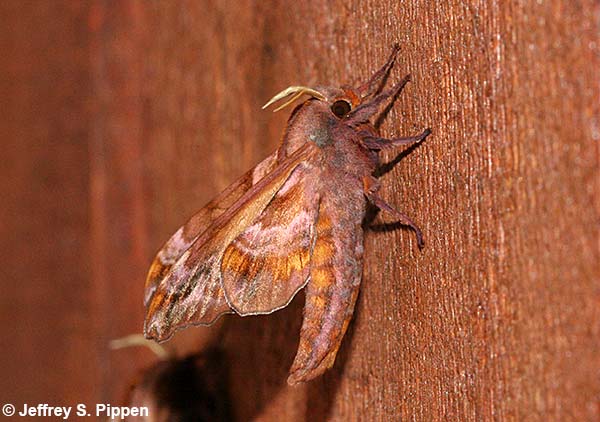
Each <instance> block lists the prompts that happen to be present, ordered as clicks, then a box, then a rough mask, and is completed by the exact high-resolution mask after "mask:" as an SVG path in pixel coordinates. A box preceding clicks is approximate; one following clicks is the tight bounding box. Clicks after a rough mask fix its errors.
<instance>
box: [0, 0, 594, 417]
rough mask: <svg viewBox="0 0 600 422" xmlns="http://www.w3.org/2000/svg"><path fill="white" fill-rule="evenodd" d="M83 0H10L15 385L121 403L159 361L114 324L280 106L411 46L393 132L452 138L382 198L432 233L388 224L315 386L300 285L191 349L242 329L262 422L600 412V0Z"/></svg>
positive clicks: (238, 337) (211, 331)
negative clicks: (289, 95)
mask: <svg viewBox="0 0 600 422" xmlns="http://www.w3.org/2000/svg"><path fill="white" fill-rule="evenodd" d="M81 4H83V3H81ZM81 4H80V3H77V2H68V1H63V2H52V4H50V3H45V2H38V3H37V4H34V3H21V2H18V1H8V2H4V3H3V5H2V6H1V8H0V10H1V11H2V12H1V16H0V20H1V22H2V25H1V26H0V27H1V29H0V33H1V34H2V36H1V37H0V39H1V40H2V41H1V42H2V46H3V48H2V50H3V51H5V52H8V54H6V53H5V54H3V55H2V56H1V57H0V69H1V72H2V75H3V77H2V78H1V79H0V101H1V104H2V107H1V109H2V110H3V119H2V120H1V121H0V131H1V133H2V135H3V138H4V139H5V141H4V142H5V144H4V145H5V148H4V151H3V152H4V159H3V160H2V164H1V167H0V169H1V171H2V175H3V176H4V177H2V178H1V182H0V183H1V191H2V192H3V193H4V198H5V199H4V201H3V202H4V203H3V206H2V207H0V212H1V214H0V239H1V240H0V250H1V251H2V256H3V257H4V259H5V264H4V265H3V270H2V275H3V276H4V281H3V282H2V284H1V286H2V287H1V293H0V303H1V305H2V307H1V311H0V321H1V322H2V324H3V326H4V327H7V329H6V330H5V335H4V336H3V338H4V340H3V342H2V351H1V353H2V365H3V366H2V371H3V374H4V375H3V377H2V378H1V381H0V391H1V392H2V395H1V397H2V400H5V401H6V402H13V403H14V404H16V405H18V404H19V403H23V402H28V403H45V402H49V403H55V404H68V405H74V404H77V403H79V402H84V403H97V402H104V401H111V402H114V403H118V401H119V400H120V398H121V397H122V395H123V393H124V389H125V386H126V385H127V383H128V382H130V381H131V378H132V376H133V374H134V373H135V372H136V371H139V370H140V369H141V368H143V367H144V366H146V365H147V364H149V363H150V362H151V361H152V359H153V357H152V355H151V353H150V352H148V351H147V350H144V349H136V348H134V349H128V350H122V351H110V350H109V349H108V347H107V345H108V342H109V340H111V339H113V338H115V337H119V336H122V335H127V334H130V333H132V332H139V331H140V330H141V321H142V315H143V309H142V305H141V302H142V289H143V280H144V277H145V271H146V269H147V265H148V264H149V263H150V260H151V258H152V256H153V254H154V253H155V252H156V250H157V249H158V248H159V247H160V245H161V244H162V242H163V241H164V240H166V239H167V237H168V236H169V235H170V234H171V233H172V232H173V231H175V230H176V228H177V227H178V226H179V225H180V224H182V223H183V222H184V221H185V219H186V218H187V217H188V216H189V215H190V214H191V213H193V212H194V210H196V209H197V208H199V207H200V206H202V205H203V204H204V203H205V202H207V201H208V200H209V199H211V197H212V196H214V195H215V194H216V193H218V192H219V191H220V190H221V189H223V188H224V187H226V186H227V185H228V184H229V183H230V182H231V181H233V180H234V179H235V177H237V176H238V175H240V174H242V173H243V172H244V171H245V170H247V169H249V168H250V167H251V166H253V165H254V164H256V163H257V162H258V161H260V160H261V159H262V158H263V157H265V156H266V155H267V154H268V153H270V152H271V151H273V150H274V149H275V148H276V146H277V144H278V141H279V136H280V133H281V131H282V129H283V127H284V123H285V120H286V115H285V113H278V114H272V113H270V112H268V111H267V112H265V111H261V110H260V106H261V105H262V104H263V103H264V102H265V101H266V100H267V99H268V98H270V97H271V96H272V95H273V94H274V93H276V92H278V91H279V90H280V89H282V88H285V87H286V86H289V85H295V84H305V85H309V86H310V85H317V84H325V85H338V84H345V83H356V82H359V81H361V80H363V79H364V78H366V77H367V76H368V75H370V73H371V71H372V70H373V69H375V68H376V67H377V66H378V65H380V64H381V63H382V62H383V60H384V58H385V57H386V56H387V54H388V52H389V49H390V46H391V45H392V43H393V42H399V43H400V44H401V47H402V52H401V57H400V59H399V60H398V62H397V65H396V68H395V69H394V72H393V74H392V80H398V79H399V78H400V77H402V76H403V75H404V74H405V73H407V72H410V73H412V76H413V78H412V80H413V82H412V83H411V84H409V85H408V86H407V88H406V89H405V90H404V92H403V94H402V95H401V97H400V98H399V99H398V101H397V102H396V103H395V105H394V108H393V109H392V111H391V112H390V113H389V115H388V116H387V119H386V120H385V122H384V124H383V126H382V132H383V134H384V135H387V136H394V135H404V134H416V133H418V132H419V131H420V130H421V129H422V128H424V127H431V128H432V131H433V135H432V136H431V137H430V138H429V139H428V140H427V141H426V143H425V144H423V145H422V146H420V147H418V148H416V149H415V150H414V151H413V152H412V153H411V154H410V155H408V156H406V157H404V158H402V160H401V161H400V162H399V163H398V165H397V166H396V167H395V168H394V169H393V170H392V171H391V172H389V173H388V174H386V175H385V176H383V178H382V184H383V186H384V187H383V190H382V196H383V197H384V198H386V199H387V200H388V201H389V202H390V203H392V204H395V205H396V206H397V207H398V208H399V209H401V210H403V211H404V212H406V213H407V214H408V215H410V216H411V217H413V219H414V220H415V221H417V222H418V223H419V224H420V226H421V227H422V229H423V231H424V234H425V237H426V243H427V245H426V248H425V249H424V250H422V251H419V250H418V249H417V247H416V243H415V239H414V236H413V234H412V233H411V232H410V231H408V230H403V229H399V230H395V231H369V232H368V234H367V236H366V243H365V249H366V253H365V269H364V278H363V285H362V289H361V294H360V296H359V302H358V304H357V309H356V314H355V319H354V321H353V323H352V324H351V327H350V329H349V332H348V334H347V335H346V338H345V339H344V342H343V345H342V348H341V351H340V354H339V355H338V359H337V362H336V365H335V367H334V368H333V369H332V370H331V371H330V372H329V373H327V374H326V375H325V376H323V377H322V378H320V379H317V380H315V381H314V382H311V383H309V384H307V385H303V386H300V387H296V388H292V387H288V386H287V385H286V384H285V379H286V376H287V370H288V368H289V366H290V364H291V362H292V360H293V357H294V354H295V350H296V347H297V341H298V331H299V327H300V322H301V312H302V305H303V297H302V295H299V296H298V297H297V298H296V299H295V300H294V301H293V303H292V304H291V305H290V306H289V307H288V308H286V309H285V310H282V311H279V312H278V313H276V314H273V315H271V316H263V317H249V318H243V319H242V318H236V317H227V318H225V319H223V320H222V321H221V322H220V323H218V324H216V325H215V326H214V327H211V328H207V329H202V328H199V329H189V330H186V331H185V332H182V333H181V334H178V335H177V336H176V338H175V339H174V340H173V341H172V342H171V346H170V347H171V348H172V349H173V350H176V351H178V352H179V353H186V352H191V351H194V350H199V349H203V348H205V347H208V345H211V346H212V345H216V346H219V347H221V348H222V349H223V350H224V353H225V356H226V362H227V363H228V372H229V388H230V392H231V397H232V403H231V406H232V409H233V411H234V414H235V415H236V418H237V420H240V421H246V420H251V419H257V420H261V421H279V420H286V421H300V420H332V421H338V420H339V421H342V420H344V421H346V420H415V421H430V420H461V421H462V420H465V421H481V420H497V421H504V420H508V421H512V420H515V421H517V420H518V421H520V420H539V421H546V420H555V421H568V420H573V421H595V420H600V353H598V350H600V285H599V280H600V271H599V262H600V256H599V246H600V244H599V241H598V239H599V234H600V233H599V230H598V229H599V221H600V219H599V214H600V202H599V200H598V195H599V194H600V189H598V187H599V186H598V183H599V182H598V176H599V174H598V173H599V172H598V151H599V150H598V141H599V140H600V122H599V115H600V110H599V106H598V104H599V103H598V98H599V97H600V89H599V81H600V78H599V72H598V69H599V68H600V67H599V66H600V60H599V58H598V57H599V48H600V47H599V45H600V44H599V42H600V40H599V37H598V29H599V28H598V24H597V22H598V17H599V14H600V10H599V6H598V3H597V2H595V1H592V0H588V1H566V0H565V1H559V0H554V1H544V2H541V1H538V2H533V1H531V2H525V1H512V2H500V1H478V2H458V1H449V2H439V3H438V2H424V1H423V2H418V1H415V2H410V3H407V4H406V3H405V4H400V3H399V2H391V1H390V2H374V1H373V2H359V1H355V2H351V3H349V2H342V1H328V2H316V1H315V2H299V1H279V2H254V1H249V0H246V1H236V2H226V1H182V2H162V1H153V2H141V1H140V2H138V1H132V0H127V1H119V2H117V1H103V0H95V1H93V2H90V3H89V4H88V5H87V6H83V5H81ZM394 156H395V154H388V155H387V156H386V159H387V160H391V159H393V158H394ZM381 221H382V220H381V217H378V219H377V220H376V223H377V222H381Z"/></svg>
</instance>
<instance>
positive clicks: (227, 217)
mask: <svg viewBox="0 0 600 422" xmlns="http://www.w3.org/2000/svg"><path fill="white" fill-rule="evenodd" d="M314 152H315V147H314V145H313V144H312V143H306V144H305V145H304V146H303V147H302V148H299V149H298V150H297V151H296V152H295V153H294V154H292V155H290V156H289V157H287V158H285V159H284V160H282V161H280V162H279V164H278V165H277V166H276V167H275V168H274V169H272V171H270V172H269V173H268V174H267V175H266V176H265V177H264V178H262V179H261V180H260V181H259V182H258V183H256V184H255V185H253V186H252V187H251V188H250V189H248V191H247V192H245V193H244V194H243V195H242V196H241V197H240V198H239V199H238V200H237V201H235V202H234V204H233V205H232V206H231V207H229V208H228V209H227V210H226V211H225V212H223V213H222V214H221V215H219V216H218V217H217V218H216V219H215V220H214V221H213V222H212V224H210V226H209V227H208V228H206V230H204V232H202V234H201V235H199V236H198V237H197V238H196V240H195V241H194V242H193V244H192V245H191V246H190V247H189V248H187V250H185V252H183V253H182V254H181V255H180V256H179V258H177V260H176V262H175V263H173V264H172V265H171V268H170V269H169V270H168V272H167V273H166V274H165V276H164V277H163V278H162V279H160V281H159V282H158V284H156V287H155V289H154V293H153V294H152V295H151V296H150V298H149V301H148V303H147V305H146V320H145V323H144V333H145V335H146V337H148V338H153V339H156V340H159V341H163V340H166V339H168V338H169V337H170V336H171V335H172V334H173V332H174V331H175V330H176V329H179V328H184V327H186V326H188V325H201V324H204V325H207V324H210V323H212V322H213V321H214V320H215V319H216V318H218V317H219V316H220V315H222V314H224V313H227V312H231V309H230V307H229V305H228V304H227V302H226V300H225V297H224V294H223V290H222V287H221V280H220V278H221V277H220V262H221V258H222V256H223V252H224V251H225V249H226V248H227V246H228V245H229V244H230V243H231V242H232V241H233V240H234V239H235V238H236V237H237V236H238V235H239V234H240V233H241V232H243V231H244V230H245V229H246V228H247V227H248V226H249V225H250V224H252V222H253V221H255V220H256V219H257V218H258V216H259V215H260V214H261V213H262V211H263V210H264V209H265V207H266V206H267V205H268V204H269V202H270V201H271V200H272V199H273V197H274V196H275V195H276V193H277V192H278V191H279V190H280V189H281V187H282V186H283V185H284V183H285V182H286V180H288V178H289V177H290V175H291V174H292V172H293V171H294V169H295V168H296V167H297V166H298V165H300V163H302V162H304V161H307V160H310V159H311V157H312V156H313V153H314Z"/></svg>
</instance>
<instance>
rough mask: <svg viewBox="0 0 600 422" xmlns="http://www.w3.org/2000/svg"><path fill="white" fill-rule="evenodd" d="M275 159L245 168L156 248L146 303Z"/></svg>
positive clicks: (147, 287)
mask: <svg viewBox="0 0 600 422" xmlns="http://www.w3.org/2000/svg"><path fill="white" fill-rule="evenodd" d="M276 162H277V152H275V153H273V154H271V155H270V156H269V157H267V158H266V159H264V160H263V161H262V162H261V163H260V164H258V165H257V166H256V167H254V168H253V169H252V170H250V171H248V172H247V173H246V174H244V175H243V176H242V177H240V178H239V179H238V180H236V181H235V182H234V183H232V184H231V185H230V186H229V187H227V189H225V190H224V191H223V192H221V193H220V194H219V195H218V196H217V197H216V198H214V199H213V200H212V201H210V202H209V203H208V204H206V205H205V206H204V208H202V209H201V210H200V211H198V212H197V213H196V214H195V215H194V216H193V217H192V218H190V219H189V220H188V222H187V223H185V224H184V225H183V226H181V227H180V228H179V229H178V230H177V231H176V232H175V233H174V234H173V236H171V238H170V239H169V240H167V242H166V243H165V244H164V245H163V247H162V248H161V249H160V250H159V251H158V253H157V254H156V257H155V258H154V261H152V264H151V265H150V270H149V271H148V276H147V277H146V285H145V290H144V305H146V306H148V304H149V303H150V300H151V298H152V295H153V294H154V292H155V290H156V287H157V286H158V284H159V283H160V281H161V280H162V279H163V278H164V277H165V275H167V273H168V272H169V270H170V269H171V267H172V266H173V264H174V263H175V262H177V260H178V259H179V258H180V257H181V255H183V253H184V252H185V251H186V250H187V249H188V248H189V247H190V246H191V245H192V243H194V242H195V241H196V239H198V236H200V235H201V234H202V233H203V232H204V231H205V230H206V229H207V228H208V227H209V226H210V225H211V223H213V222H214V221H215V219H216V218H217V217H218V216H220V215H221V214H223V213H224V212H225V211H226V210H227V209H228V208H229V207H231V206H232V205H233V204H234V203H235V202H236V201H237V200H239V199H240V197H241V196H242V195H243V194H244V193H246V192H247V191H248V190H249V189H250V188H251V187H252V186H253V185H255V184H256V183H257V182H258V181H259V180H261V179H262V178H263V177H264V176H265V175H266V174H268V173H269V172H270V171H272V170H273V168H274V167H275V165H276Z"/></svg>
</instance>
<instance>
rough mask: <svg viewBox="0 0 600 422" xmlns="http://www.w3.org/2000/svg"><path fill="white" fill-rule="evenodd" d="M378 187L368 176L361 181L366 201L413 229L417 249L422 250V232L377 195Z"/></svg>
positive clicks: (408, 218) (407, 217)
mask: <svg viewBox="0 0 600 422" xmlns="http://www.w3.org/2000/svg"><path fill="white" fill-rule="evenodd" d="M379 186H380V184H379V181H378V180H377V179H375V178H374V177H370V176H368V177H365V178H364V179H363V191H364V193H365V196H366V197H367V199H368V200H369V201H371V203H372V204H373V205H375V206H376V207H377V208H379V209H380V210H382V211H386V212H388V213H390V214H392V215H393V216H394V217H395V218H397V219H398V221H399V222H400V224H403V225H405V226H409V227H410V228H411V229H413V230H414V231H415V235H416V236H417V244H418V245H419V248H423V246H425V242H424V241H423V232H421V229H420V228H419V226H417V225H416V224H415V222H414V221H412V220H411V219H410V217H409V216H407V215H406V214H404V213H402V212H400V211H398V210H396V209H395V208H394V207H392V206H391V205H389V204H388V203H387V202H385V200H384V199H383V198H381V197H380V196H379V195H378V194H377V191H378V190H379Z"/></svg>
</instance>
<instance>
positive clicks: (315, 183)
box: [144, 45, 430, 384]
mask: <svg viewBox="0 0 600 422" xmlns="http://www.w3.org/2000/svg"><path fill="white" fill-rule="evenodd" d="M398 51H399V47H398V46H397V45H396V46H394V48H393V51H392V54H391V56H390V57H389V59H388V61H387V62H386V63H385V65H384V66H383V67H382V68H380V69H379V70H378V71H377V72H375V74H374V75H373V76H372V77H371V78H370V79H369V80H368V81H367V82H365V83H364V84H362V85H360V86H359V87H357V88H350V87H342V88H336V87H316V88H314V89H313V88H307V87H302V86H292V87H290V88H287V89H285V90H283V91H282V92H280V93H279V94H277V95H276V96H275V97H273V98H272V99H271V100H270V101H269V102H268V103H267V104H266V105H265V107H268V106H270V105H271V104H273V103H275V102H278V101H280V100H283V99H287V101H286V102H285V103H284V104H282V105H281V106H279V107H278V108H277V109H276V110H280V109H282V108H284V107H286V106H288V105H290V104H292V103H293V102H295V101H296V100H298V99H299V98H300V97H302V96H303V95H308V96H309V97H310V98H309V99H307V100H306V101H304V102H303V103H302V104H300V105H299V106H297V107H296V108H295V109H294V111H293V112H292V114H291V116H290V118H289V120H288V124H287V127H286V128H285V131H284V133H283V138H282V141H281V145H280V147H279V149H278V150H277V151H275V152H274V153H273V154H272V155H271V156H269V157H267V158H266V159H265V160H264V161H262V162H261V163H260V164H258V165H257V166H256V167H255V168H254V169H252V170H250V171H249V172H248V173H246V174H245V175H243V176H242V177H241V178H240V179H239V180H237V181H236V182H234V183H233V184H232V185H231V186H229V187H228V188H227V189H226V190H225V191H223V192H222V193H221V194H220V195H219V196H217V197H216V198H215V199H214V200H213V201H211V202H210V203H208V204H207V205H206V206H205V207H204V208H202V209H201V210H200V211H199V212H198V213H197V214H196V215H194V216H193V217H192V218H191V219H190V220H189V221H188V222H187V223H186V224H185V225H184V226H183V227H181V228H180V229H179V230H177V231H176V232H175V234H174V235H173V236H172V237H171V238H170V239H169V240H168V241H167V243H166V244H165V245H164V246H163V248H162V249H161V250H160V251H159V252H158V254H157V256H156V258H155V259H154V262H153V263H152V266H151V268H150V271H149V274H148V278H147V280H146V288H145V305H146V310H147V315H146V320H145V326H144V333H145V335H146V337H148V338H153V339H155V340H158V341H163V340H166V339H168V338H169V337H170V336H171V335H172V334H173V332H174V331H175V330H177V329H180V328H184V327H187V326H190V325H208V324H211V323H212V322H214V321H215V320H216V319H217V318H219V317H220V316H221V315H223V314H227V313H236V314H238V315H241V316H247V315H258V314H269V313H271V312H274V311H276V310H278V309H281V308H283V307H285V306H287V305H288V304H289V303H290V301H291V300H292V298H293V297H294V296H295V295H296V293H298V291H299V290H301V289H303V288H304V289H305V292H306V298H305V305H304V320H303V323H302V328H301V332H300V344H299V347H298V353H297V355H296V358H295V360H294V363H293V364H292V367H291V369H290V376H289V378H288V383H290V384H295V383H298V382H303V381H308V380H310V379H312V378H315V377H316V376H318V375H320V374H322V373H323V372H324V371H325V370H327V369H328V368H330V367H331V366H332V365H333V362H334V360H335V356H336V353H337V351H338V349H339V347H340V344H341V341H342V337H343V336H344V333H345V332H346V328H347V327H348V323H349V321H350V319H351V317H352V313H353V310H354V304H355V302H356V297H357V295H358V290H359V286H360V282H361V277H362V257H363V229H362V227H361V224H362V222H363V219H364V217H365V212H366V208H367V201H370V202H371V203H372V204H373V205H375V206H376V207H378V208H379V209H381V210H382V211H386V212H389V213H390V214H391V215H393V216H394V217H395V218H397V219H398V221H399V222H400V223H402V224H404V225H407V226H410V227H412V228H413V229H414V231H415V232H416V235H417V241H418V244H419V246H420V247H422V246H423V238H422V235H421V231H420V230H419V228H418V227H417V226H416V225H415V224H414V223H413V222H412V221H411V220H410V219H409V218H408V217H407V216H406V215H404V214H402V213H400V212H398V211H396V210H395V209H394V208H392V207H391V206H390V205H388V204H387V203H386V202H385V201H384V200H383V199H382V198H380V197H379V196H378V194H377V191H378V188H379V182H378V181H377V179H375V178H374V177H373V173H374V171H375V169H376V168H377V167H378V164H379V160H378V152H379V151H380V150H383V149H388V148H392V147H395V146H398V145H408V144H413V143H416V142H420V141H422V140H424V139H425V138H426V137H427V136H428V135H429V134H430V130H429V129H426V130H425V131H424V132H423V133H421V134H420V135H418V136H411V137H403V138H395V139H385V138H381V137H379V135H378V134H377V131H376V129H375V127H374V126H373V125H372V124H371V123H370V122H369V119H370V118H371V117H373V116H374V115H376V114H377V113H378V112H379V110H380V109H381V108H382V106H383V105H384V104H389V102H390V100H392V99H393V98H395V96H396V95H397V94H398V93H399V92H400V91H401V90H402V88H403V87H404V85H405V84H406V83H407V82H408V80H409V77H408V76H407V77H405V78H404V79H402V80H401V81H400V82H399V83H398V84H396V85H395V86H393V87H392V88H390V89H387V90H383V88H384V85H385V82H386V80H387V76H388V74H389V72H390V70H391V68H392V66H393V63H394V61H395V58H396V56H397V54H398Z"/></svg>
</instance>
